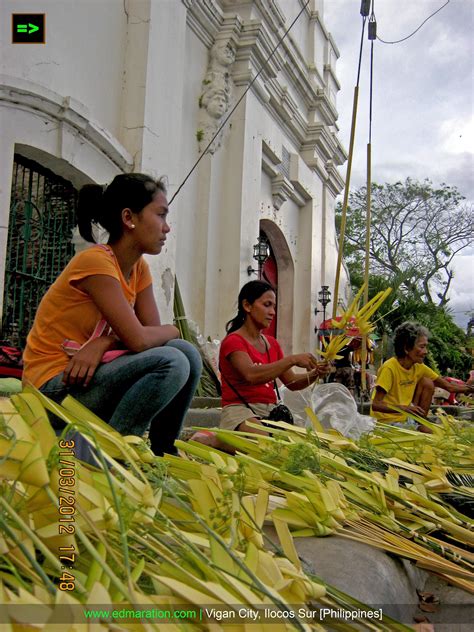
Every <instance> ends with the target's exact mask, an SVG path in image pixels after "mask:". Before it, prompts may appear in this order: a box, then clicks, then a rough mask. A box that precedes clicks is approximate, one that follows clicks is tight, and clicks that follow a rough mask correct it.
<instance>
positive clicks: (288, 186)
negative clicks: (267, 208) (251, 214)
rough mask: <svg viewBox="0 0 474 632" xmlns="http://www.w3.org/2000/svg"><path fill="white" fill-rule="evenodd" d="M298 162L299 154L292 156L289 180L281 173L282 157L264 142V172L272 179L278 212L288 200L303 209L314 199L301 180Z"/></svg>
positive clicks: (274, 201)
mask: <svg viewBox="0 0 474 632" xmlns="http://www.w3.org/2000/svg"><path fill="white" fill-rule="evenodd" d="M298 160H299V156H298V155H297V154H290V177H289V178H287V177H286V176H285V175H284V174H283V173H282V172H281V164H282V159H281V158H280V156H278V154H276V153H275V151H274V150H273V149H272V148H271V147H270V145H269V143H267V142H266V141H265V140H263V141H262V170H263V171H264V172H265V173H266V174H267V175H268V176H269V177H270V179H271V191H272V201H273V207H274V208H275V210H277V211H278V210H279V209H280V207H281V205H282V204H283V203H284V202H286V201H287V200H292V201H293V202H295V204H297V205H298V206H299V207H303V206H304V205H305V204H306V203H307V202H308V200H311V199H312V196H311V194H310V193H309V191H308V190H307V189H306V187H305V186H304V185H303V183H302V182H300V180H299V170H298Z"/></svg>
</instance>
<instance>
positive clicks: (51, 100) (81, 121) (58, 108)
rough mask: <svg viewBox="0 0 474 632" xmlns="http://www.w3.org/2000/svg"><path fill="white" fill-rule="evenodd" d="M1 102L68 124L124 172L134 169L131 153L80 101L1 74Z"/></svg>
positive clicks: (13, 107) (30, 82) (7, 105)
mask: <svg viewBox="0 0 474 632" xmlns="http://www.w3.org/2000/svg"><path fill="white" fill-rule="evenodd" d="M0 103H1V104H3V105H4V106H6V107H11V108H12V109H23V110H27V111H29V112H31V113H32V114H34V115H36V116H37V115H38V114H40V115H42V116H44V117H47V118H50V119H52V120H55V121H57V122H58V123H59V124H66V125H68V126H70V127H71V128H73V129H75V130H77V131H78V132H79V133H80V134H81V136H83V137H84V138H86V139H87V140H88V141H89V142H90V143H91V144H92V145H93V146H94V147H96V149H97V150H99V151H100V152H101V153H102V154H104V155H105V156H107V157H108V158H109V159H110V160H111V161H112V162H113V163H114V164H115V165H116V166H117V167H118V168H119V169H120V170H121V171H124V172H126V171H130V170H131V169H132V167H133V158H132V156H131V155H130V154H129V153H128V151H127V150H126V149H125V148H124V147H123V146H122V145H121V144H120V143H119V142H118V141H117V140H116V139H115V138H114V137H113V136H112V134H111V133H110V132H109V131H108V130H106V129H105V128H103V127H102V126H101V125H100V124H99V123H98V122H97V121H94V120H93V119H91V118H90V114H89V110H88V109H87V108H86V107H85V106H84V105H83V104H82V103H81V102H80V101H77V100H76V99H74V98H72V97H69V96H68V97H63V96H61V95H60V94H58V93H57V92H53V91H52V90H49V89H48V88H45V87H43V86H41V85H39V84H37V83H34V82H32V81H29V80H26V79H20V78H18V77H11V76H8V75H0ZM59 133H61V128H60V131H59Z"/></svg>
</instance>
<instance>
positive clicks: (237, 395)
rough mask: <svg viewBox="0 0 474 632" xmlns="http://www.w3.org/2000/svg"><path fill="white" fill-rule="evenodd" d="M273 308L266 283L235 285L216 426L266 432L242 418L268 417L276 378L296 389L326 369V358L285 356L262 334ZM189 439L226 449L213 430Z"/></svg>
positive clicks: (224, 343) (222, 357) (274, 400)
mask: <svg viewBox="0 0 474 632" xmlns="http://www.w3.org/2000/svg"><path fill="white" fill-rule="evenodd" d="M275 307H276V296H275V290H274V289H273V288H272V286H271V285H269V284H268V283H265V282H263V281H250V282H249V283H246V284H245V285H244V286H243V287H242V289H241V290H240V293H239V298H238V313H237V315H236V316H235V318H233V319H232V320H230V321H229V322H228V323H227V325H226V331H227V336H226V337H225V338H224V340H223V341H222V344H221V348H220V354H219V364H220V370H221V378H222V406H223V408H222V416H221V422H220V427H221V428H226V429H228V430H241V431H246V432H254V433H258V434H268V433H267V431H266V430H265V428H264V427H263V426H261V429H256V428H252V427H250V426H249V425H248V424H247V422H248V421H250V422H258V421H259V420H260V419H266V418H268V415H269V413H270V411H271V410H272V408H274V407H275V405H276V403H277V395H276V392H275V388H274V384H275V380H276V379H277V378H278V379H280V380H281V381H282V382H283V384H285V385H286V386H287V387H288V388H289V389H290V390H292V391H297V390H301V389H303V388H306V387H307V386H309V385H310V384H312V383H313V382H315V381H316V380H317V379H318V378H319V377H321V376H325V375H327V374H328V373H329V371H330V367H329V365H328V364H327V363H326V362H318V361H317V359H316V358H315V356H314V355H313V354H311V353H298V354H295V355H289V356H286V357H285V356H284V355H283V351H282V349H281V347H280V345H279V344H278V342H277V340H276V339H275V338H273V337H272V336H269V335H263V333H262V331H263V330H264V329H266V328H267V327H268V326H269V325H270V323H271V322H272V320H273V318H274V317H275ZM293 367H301V368H303V369H306V373H295V372H294V371H293ZM193 438H194V439H195V440H197V441H201V442H202V443H207V444H209V445H213V446H214V447H221V448H224V449H225V446H223V445H222V444H221V442H219V441H217V439H216V438H215V437H214V436H213V435H212V433H203V432H199V433H197V434H196V435H194V437H193Z"/></svg>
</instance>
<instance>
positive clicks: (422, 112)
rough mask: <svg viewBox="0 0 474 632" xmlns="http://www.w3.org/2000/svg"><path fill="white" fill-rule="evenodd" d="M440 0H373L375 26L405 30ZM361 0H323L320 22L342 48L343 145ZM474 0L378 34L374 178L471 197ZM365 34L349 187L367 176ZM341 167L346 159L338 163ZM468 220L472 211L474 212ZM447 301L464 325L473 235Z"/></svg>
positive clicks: (471, 287)
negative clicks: (426, 183)
mask: <svg viewBox="0 0 474 632" xmlns="http://www.w3.org/2000/svg"><path fill="white" fill-rule="evenodd" d="M445 3H446V0H376V1H375V2H374V9H375V17H376V21H377V35H378V37H379V38H381V39H383V40H386V41H395V40H400V39H402V38H405V37H406V36H408V35H410V34H411V33H412V32H413V31H415V29H417V28H418V27H419V26H420V25H421V23H422V22H423V21H424V20H426V18H428V16H429V15H431V14H432V13H434V12H435V11H436V10H437V9H439V8H440V7H442V6H443V5H444V4H445ZM360 4H361V3H360V0H325V2H324V22H325V25H326V28H327V29H328V31H330V32H331V33H332V35H333V38H334V40H335V42H336V45H337V47H338V49H339V52H340V58H339V60H338V62H337V67H336V70H337V76H338V79H339V81H340V83H341V91H340V92H339V94H338V101H337V106H338V111H339V119H338V126H339V128H340V134H339V135H340V138H341V141H342V143H343V144H344V146H345V148H346V149H348V148H349V135H350V125H351V117H352V101H353V95H354V86H355V83H356V77H357V63H358V59H359V47H360V35H361V28H362V18H361V16H360V13H359V12H360ZM473 29H474V1H473V0H450V1H449V3H448V4H447V5H446V6H445V7H444V8H443V9H441V10H440V11H439V12H438V13H437V14H436V15H434V16H433V17H432V18H430V19H429V20H428V21H427V22H426V23H425V24H424V25H423V26H422V27H421V28H420V30H419V31H418V32H417V33H415V34H414V35H413V36H412V37H410V38H409V39H407V40H406V41H404V42H401V43H398V44H384V43H382V42H380V41H379V40H376V41H375V43H374V92H373V115H372V179H373V180H374V181H375V182H378V183H384V182H397V181H398V180H401V181H404V180H405V179H406V178H407V177H411V178H413V179H418V180H424V179H425V178H429V179H430V180H432V182H433V183H434V184H435V185H439V184H441V183H442V182H445V183H446V184H449V185H452V186H453V185H454V186H456V187H457V188H458V189H459V191H460V192H461V193H462V195H464V196H465V197H466V198H467V200H470V201H474V116H473V108H474V91H473V70H474V46H473V42H474V38H473ZM369 69H370V42H369V41H368V40H367V26H366V35H365V41H364V55H363V61H362V69H361V79H360V92H359V106H358V118H357V127H356V139H355V149H354V158H353V165H352V176H351V187H358V186H361V185H364V184H365V181H366V146H367V140H368V119H369V107H368V104H369V99H368V86H369ZM341 173H342V175H343V176H344V177H345V175H346V165H344V167H343V168H342V170H341ZM473 221H474V218H473ZM453 267H454V272H455V276H454V280H453V282H452V289H451V291H450V294H449V296H450V302H449V307H450V309H451V310H452V314H453V317H454V319H455V320H456V322H457V323H458V324H459V325H461V326H462V327H465V326H466V324H467V321H468V320H469V312H473V313H474V244H473V247H472V248H470V249H469V250H464V251H463V252H462V253H461V254H460V255H459V256H457V258H456V259H455V262H454V266H453Z"/></svg>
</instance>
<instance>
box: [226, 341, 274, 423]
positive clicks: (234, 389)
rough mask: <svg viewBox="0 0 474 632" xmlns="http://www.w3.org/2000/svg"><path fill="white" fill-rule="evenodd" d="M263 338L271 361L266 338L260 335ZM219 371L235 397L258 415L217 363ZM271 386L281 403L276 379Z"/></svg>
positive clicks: (269, 361)
mask: <svg viewBox="0 0 474 632" xmlns="http://www.w3.org/2000/svg"><path fill="white" fill-rule="evenodd" d="M262 338H263V342H264V344H265V350H266V352H267V357H268V363H269V364H270V363H271V360H270V350H269V346H268V343H267V339H266V338H265V336H263V335H262ZM219 371H220V373H221V377H222V379H223V380H224V382H225V383H226V384H227V386H230V388H231V389H232V390H233V391H234V393H235V394H236V395H237V397H238V398H239V399H240V401H241V402H242V403H243V404H244V406H246V407H247V408H250V410H251V411H252V412H253V414H254V415H255V416H256V417H258V415H257V414H256V412H255V411H254V409H253V408H252V406H250V404H249V403H248V402H247V401H246V400H245V399H244V398H243V397H242V395H241V394H240V393H239V391H238V390H237V389H236V388H235V386H234V385H233V384H231V383H230V382H229V380H228V379H227V378H226V377H225V375H224V374H223V373H222V368H221V365H220V363H219ZM273 386H274V388H275V391H276V394H277V398H278V403H279V404H280V403H281V397H280V391H279V390H278V386H277V383H276V380H273Z"/></svg>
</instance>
